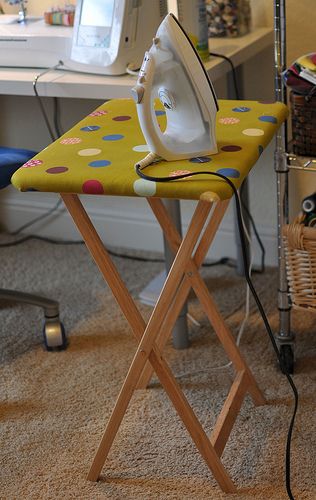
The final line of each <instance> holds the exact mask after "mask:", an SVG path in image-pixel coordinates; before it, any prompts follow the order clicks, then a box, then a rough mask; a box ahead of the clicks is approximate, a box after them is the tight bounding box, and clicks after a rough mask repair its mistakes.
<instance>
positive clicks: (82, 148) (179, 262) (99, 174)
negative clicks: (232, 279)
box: [12, 99, 287, 492]
mask: <svg viewBox="0 0 316 500" xmlns="http://www.w3.org/2000/svg"><path fill="white" fill-rule="evenodd" d="M156 115H157V119H158V121H159V122H160V126H161V127H164V120H165V117H164V112H163V111H162V110H161V109H157V111H156ZM286 117H287V108H286V106H285V105H283V104H281V103H273V104H271V103H269V104H267V103H260V102H253V101H224V100H222V101H219V113H218V115H217V141H218V149H219V153H218V154H217V155H214V156H212V157H207V156H205V157H202V158H192V159H191V160H181V161H175V162H160V163H157V164H155V165H151V166H150V167H148V168H147V169H146V173H148V174H149V175H154V176H158V177H159V176H170V177H171V178H172V176H174V175H176V174H177V173H180V172H183V171H185V172H194V171H198V170H201V169H202V170H210V171H214V172H220V173H222V174H224V175H225V176H228V177H229V178H230V179H231V180H232V181H233V182H234V184H235V185H236V187H239V186H240V185H241V183H242V181H243V180H244V179H245V177H246V176H247V174H248V173H249V171H250V170H251V168H252V167H253V166H254V164H255V163H256V161H257V159H258V158H259V156H260V154H261V153H262V151H263V150H264V148H265V147H266V146H267V144H268V143H269V142H270V140H271V139H272V137H273V136H274V134H275V132H276V130H277V129H278V127H279V126H280V125H281V123H282V122H283V121H284V120H285V119H286ZM144 151H146V145H145V144H144V138H143V136H142V133H141V130H140V128H139V125H138V120H137V114H136V109H135V105H134V101H132V100H129V99H118V100H112V101H109V102H107V103H105V104H103V105H102V106H101V107H99V108H98V109H97V110H96V111H94V112H93V113H91V114H90V115H89V116H88V117H86V118H85V119H84V120H82V121H81V122H80V123H78V124H77V125H76V126H75V127H73V128H72V129H71V130H69V132H67V133H66V134H64V135H63V136H62V137H61V138H60V139H58V140H57V141H56V142H55V143H53V144H51V145H50V146H49V147H47V148H46V149H45V150H44V151H42V152H41V153H39V154H38V155H37V156H35V157H34V158H33V159H32V160H30V161H28V162H27V163H26V164H25V165H24V166H23V167H22V168H20V169H19V170H18V171H17V172H16V173H15V174H14V176H13V179H12V183H13V184H14V185H15V187H16V188H18V189H19V190H21V191H29V190H32V191H42V192H43V191H45V192H55V193H60V194H61V196H62V198H63V200H64V203H65V205H66V207H67V208H68V210H69V213H70V214H71V216H72V218H73V220H74V222H75V224H76V225H77V227H78V229H79V231H80V232H81V234H82V237H83V238H84V240H85V243H86V245H87V247H88V249H89V250H90V252H91V254H92V256H93V258H94V260H95V262H96V264H97V265H98V267H99V270H100V272H101V273H102V275H103V276H104V278H105V280H106V281H107V283H108V285H109V286H110V288H111V290H112V292H113V295H114V297H115V298H116V300H117V302H118V304H119V306H120V308H121V310H122V313H123V314H124V315H125V317H126V319H127V321H128V322H129V324H130V326H131V329H132V331H133V334H134V335H135V337H136V338H137V340H138V348H137V351H136V353H135V356H134V359H133V361H132V364H131V366H130V369H129V371H128V374H127V376H126V379H125V381H124V384H123V386H122V388H121V391H120V393H119V396H118V399H117V402H116V405H115V407H114V409H113V412H112V414H111V417H110V419H109V422H108V424H107V427H106V429H105V433H104V436H103V438H102V440H101V443H100V446H99V448H98V450H97V453H96V456H95V458H94V461H93V463H92V466H91V469H90V471H89V474H88V479H90V480H92V481H96V480H97V479H98V477H99V475H100V473H101V470H102V468H103V465H104V463H105V460H106V457H107V455H108V453H109V450H110V448H111V445H112V443H113V440H114V438H115V436H116V434H117V431H118V429H119V426H120V424H121V421H122V419H123V417H124V414H125V412H126V410H127V407H128V404H129V402H130V400H131V397H132V395H133V393H134V391H135V389H137V388H139V387H146V386H147V383H148V381H149V380H150V378H151V375H152V370H154V371H155V372H156V374H157V376H158V378H159V379H160V382H161V384H162V386H163V387H164V389H165V390H166V392H167V394H168V396H169V398H170V399H171V401H172V403H173V405H174V407H175V409H176V411H177V412H178V414H179V417H180V418H181V419H182V421H183V423H184V425H185V427H186V428H187V430H188V432H189V434H190V435H191V437H192V439H193V441H194V442H195V444H196V446H197V448H198V450H199V451H200V453H201V455H202V456H203V458H204V460H205V461H206V463H207V464H208V466H209V468H210V469H211V471H212V473H213V475H214V477H215V479H216V480H217V482H218V484H219V485H220V487H221V488H222V490H223V491H225V492H234V491H235V490H236V487H235V485H234V483H233V482H232V480H231V478H230V476H229V474H228V472H227V471H226V469H225V468H224V466H223V464H222V462H221V460H220V457H221V454H222V452H223V450H224V447H225V444H226V442H227V440H228V438H229V434H230V432H231V429H232V427H233V425H234V422H235V420H236V417H237V415H238V413H239V410H240V407H241V404H242V402H243V399H244V397H245V395H246V393H249V394H250V395H251V397H252V399H253V402H254V404H255V405H261V404H264V403H265V399H264V397H263V395H262V393H261V391H260V389H259V387H258V385H257V383H256V381H255V379H254V377H253V375H252V373H251V371H250V368H249V367H248V365H247V364H246V361H245V360H244V358H243V356H242V354H241V352H240V350H239V348H238V347H237V346H236V343H235V340H234V338H233V336H232V335H231V333H230V331H229V329H228V327H227V325H226V324H225V321H224V320H223V318H222V317H221V315H220V313H219V312H218V310H217V307H216V305H215V303H214V301H213V299H212V296H211V294H210V292H209V290H208V288H207V287H206V284H205V283H204V281H203V280H202V278H201V276H200V274H199V273H198V269H199V267H200V266H201V264H202V262H203V259H204V257H205V255H206V253H207V251H208V249H209V247H210V245H211V243H212V240H213V238H214V236H215V234H216V231H217V228H218V226H219V224H220V222H221V220H222V218H223V215H224V213H225V211H226V208H227V206H228V203H229V201H230V198H231V197H232V190H231V188H230V187H229V185H227V183H226V182H225V181H223V180H221V179H219V178H215V177H214V178H213V177H211V176H207V175H201V176H196V177H193V178H192V179H191V178H186V179H184V180H181V181H173V182H170V183H155V182H151V181H145V180H143V179H140V178H139V177H138V176H137V174H136V172H135V169H134V164H135V163H136V162H137V161H139V160H140V159H141V158H143V156H144V154H145V153H144ZM202 163H203V165H201V164H202ZM81 193H86V194H91V195H94V196H96V195H103V196H134V197H135V196H136V197H146V198H147V200H148V203H149V205H150V207H151V209H152V211H153V213H154V214H155V217H156V218H157V220H158V222H159V224H160V226H161V228H162V230H163V232H164V235H165V237H166V240H167V241H168V243H169V245H170V248H171V249H172V250H173V251H174V253H175V259H174V262H173V266H172V268H171V270H170V272H169V274H168V276H167V278H166V281H165V284H164V286H163V289H162V292H161V294H160V296H159V299H158V301H157V303H156V306H155V308H154V310H153V312H152V315H151V317H150V319H149V321H148V323H147V324H145V321H144V319H143V318H142V316H141V314H140V312H139V311H138V309H137V306H136V304H135V303H134V301H133V299H132V297H131V295H130V294H129V292H128V290H127V288H126V287H125V285H124V282H123V280H122V278H121V277H120V276H119V274H118V272H117V270H116V268H115V267H114V264H113V262H112V261H111V258H110V256H109V254H108V252H107V250H106V249H105V247H104V245H103V243H102V241H101V239H100V237H99V236H98V234H97V232H96V230H95V228H94V226H93V225H92V222H91V220H90V218H89V216H88V214H87V213H86V211H85V210H84V208H83V206H82V204H81V202H80V200H79V196H78V195H80V194H81ZM162 198H174V199H190V200H196V201H197V206H196V209H195V212H194V214H193V216H192V219H191V222H190V224H189V227H188V230H187V233H186V235H185V236H184V238H183V239H182V240H181V237H180V235H179V234H178V232H177V230H176V228H175V227H174V224H173V222H172V220H171V219H170V217H169V215H168V213H167V211H166V209H165V206H164V204H163V203H162ZM191 287H192V288H193V290H194V292H195V294H196V296H197V297H198V299H199V300H200V302H201V305H202V307H203V309H204V311H205V313H206V315H207V317H208V319H209V321H210V323H211V324H212V326H213V328H214V330H215V332H216V334H217V336H218V338H219V341H220V342H221V343H222V345H223V347H224V349H225V351H226V354H227V356H228V358H229V359H230V360H231V361H232V364H233V366H234V368H235V372H236V375H235V379H234V382H233V384H232V387H231V389H230V391H229V393H228V396H227V399H226V401H225V403H224V405H223V408H222V410H221V412H220V415H219V416H218V419H217V422H216V424H215V427H214V429H213V432H212V434H211V436H210V438H209V437H208V436H207V435H206V433H205V431H204V430H203V428H202V426H201V424H200V422H199V420H198V419H197V417H196V415H195V413H194V412H193V410H192V408H191V407H190V405H189V403H188V402H187V400H186V398H185V396H184V394H183V392H182V390H181V388H180V386H179V384H178V382H177V381H176V379H175V377H174V375H173V374H172V372H171V370H170V368H169V366H168V364H167V362H166V360H165V359H164V357H163V354H162V351H163V347H164V345H165V343H166V341H167V339H168V337H169V335H170V334H171V331H172V329H173V326H174V323H175V321H176V319H177V317H178V314H179V313H180V311H181V309H182V307H183V304H184V303H185V301H186V299H187V297H188V294H189V291H190V289H191ZM105 334H106V333H105ZM258 355H259V353H258ZM135 439H136V438H135Z"/></svg>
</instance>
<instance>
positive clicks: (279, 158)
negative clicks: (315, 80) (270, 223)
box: [274, 0, 294, 344]
mask: <svg viewBox="0 0 316 500" xmlns="http://www.w3.org/2000/svg"><path fill="white" fill-rule="evenodd" d="M274 47H275V54H274V61H275V97H276V100H277V101H281V102H284V103H286V102H287V96H286V90H285V87H284V84H283V80H282V72H283V71H284V70H285V69H286V10H285V0H275V1H274ZM286 151H287V126H286V123H284V124H283V125H282V127H281V128H280V130H279V132H278V134H277V136H276V150H275V159H274V167H275V171H276V175H277V206H278V214H277V217H278V264H279V290H278V308H279V327H280V329H279V334H278V336H277V340H278V342H279V343H280V344H282V343H291V342H293V340H294V335H293V334H292V333H291V330H290V313H291V305H290V302H289V294H288V285H287V277H286V266H285V252H284V245H283V238H282V227H283V226H284V225H285V224H288V222H289V200H288V172H289V167H288V163H287V158H286Z"/></svg>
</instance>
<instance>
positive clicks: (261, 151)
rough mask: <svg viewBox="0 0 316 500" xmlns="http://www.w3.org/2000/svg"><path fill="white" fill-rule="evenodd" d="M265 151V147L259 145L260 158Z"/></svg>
mask: <svg viewBox="0 0 316 500" xmlns="http://www.w3.org/2000/svg"><path fill="white" fill-rule="evenodd" d="M263 149H264V148H263V146H260V144H259V146H258V152H259V156H260V155H262V153H263Z"/></svg>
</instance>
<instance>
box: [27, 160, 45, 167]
mask: <svg viewBox="0 0 316 500" xmlns="http://www.w3.org/2000/svg"><path fill="white" fill-rule="evenodd" d="M42 164H43V160H29V161H27V162H26V163H24V165H22V168H28V167H36V166H37V165H42Z"/></svg>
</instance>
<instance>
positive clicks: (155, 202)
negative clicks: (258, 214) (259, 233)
mask: <svg viewBox="0 0 316 500" xmlns="http://www.w3.org/2000/svg"><path fill="white" fill-rule="evenodd" d="M148 203H149V205H150V207H151V209H152V211H153V213H154V214H155V216H156V218H157V220H158V221H162V222H161V225H162V230H163V231H164V234H165V237H166V239H167V240H168V241H169V244H171V248H172V249H173V250H174V252H176V251H177V249H178V248H179V246H180V244H181V240H182V239H181V237H180V235H179V233H178V232H177V230H176V229H175V227H174V225H173V221H172V220H171V219H170V217H169V214H168V212H167V210H166V207H165V205H164V204H163V203H162V202H161V200H159V199H156V198H149V199H148ZM228 204H229V200H225V201H223V202H221V203H217V204H216V206H215V210H214V212H213V214H212V224H208V226H207V228H206V229H205V233H204V235H203V238H202V240H201V241H200V242H199V246H198V248H197V250H196V252H195V259H194V260H195V262H196V265H197V267H200V265H201V264H202V262H203V260H204V258H205V255H206V254H207V252H208V250H209V247H210V245H211V243H212V241H213V239H214V237H215V234H216V231H217V229H218V226H219V225H220V223H221V221H222V219H223V217H224V215H225V212H226V210H227V207H228ZM168 218H169V219H170V220H168ZM164 221H167V222H166V223H165V222H164ZM190 289H191V284H190V282H188V281H186V282H182V283H181V285H180V287H179V291H178V295H177V297H176V299H175V303H174V305H173V308H172V310H171V311H169V313H170V314H174V315H175V314H176V318H177V317H178V315H179V313H180V311H181V309H182V307H183V304H184V303H185V301H186V300H187V297H188V295H189V292H190ZM170 335H171V330H170V331H169V330H167V328H166V327H165V326H164V328H162V329H161V335H159V337H158V338H157V345H158V346H159V348H160V349H161V350H163V348H164V346H165V345H166V343H167V341H168V339H169V338H170ZM152 374H153V369H152V366H151V365H150V364H149V363H146V366H145V368H144V370H143V373H142V375H141V377H140V379H139V383H138V386H137V387H138V388H140V389H144V388H146V387H147V386H148V384H149V381H150V379H151V377H152Z"/></svg>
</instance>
